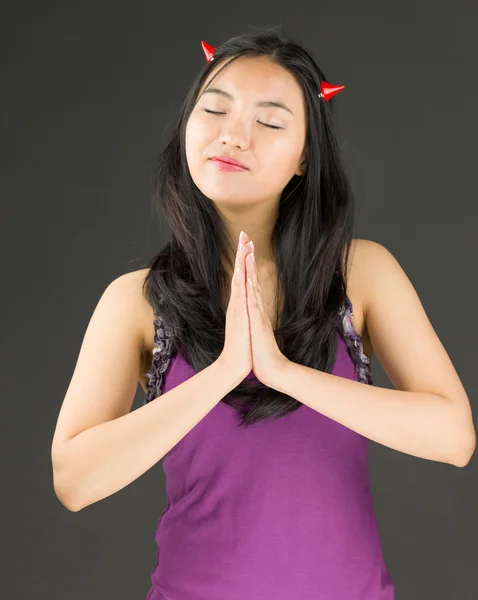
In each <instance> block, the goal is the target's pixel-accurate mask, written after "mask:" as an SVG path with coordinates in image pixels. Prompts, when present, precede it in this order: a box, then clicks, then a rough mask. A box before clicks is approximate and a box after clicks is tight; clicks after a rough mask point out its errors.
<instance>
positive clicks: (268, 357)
mask: <svg viewBox="0 0 478 600" xmlns="http://www.w3.org/2000/svg"><path fill="white" fill-rule="evenodd" d="M246 246H250V247H251V251H250V252H249V254H248V255H247V256H246V260H245V262H246V288H247V310H248V313H249V325H250V332H251V350H252V370H253V371H254V375H255V376H256V377H257V379H258V380H259V381H261V382H262V383H263V384H264V385H270V384H271V383H272V382H273V381H275V378H276V377H277V373H278V372H280V371H281V370H283V369H284V367H285V366H286V365H287V363H289V362H290V361H289V359H288V358H287V357H286V356H284V354H282V352H281V351H280V349H279V347H278V345H277V342H276V339H275V336H274V330H273V328H272V324H271V322H270V319H269V316H268V314H267V312H266V311H265V309H264V305H263V301H262V290H261V286H260V283H259V279H258V277H257V270H256V264H255V262H254V244H253V243H252V241H250V242H248V244H246Z"/></svg>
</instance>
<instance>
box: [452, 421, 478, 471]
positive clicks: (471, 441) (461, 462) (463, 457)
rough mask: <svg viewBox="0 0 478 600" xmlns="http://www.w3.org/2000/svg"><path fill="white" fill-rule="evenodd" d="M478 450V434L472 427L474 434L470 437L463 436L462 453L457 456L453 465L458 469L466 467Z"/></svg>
mask: <svg viewBox="0 0 478 600" xmlns="http://www.w3.org/2000/svg"><path fill="white" fill-rule="evenodd" d="M475 450H476V433H475V430H474V428H473V427H472V433H471V434H469V435H466V436H465V435H462V444H461V445H460V451H459V452H457V453H456V454H455V457H454V460H453V464H454V465H455V466H456V467H466V466H467V465H468V463H469V462H470V460H471V457H472V456H473V454H474V453H475Z"/></svg>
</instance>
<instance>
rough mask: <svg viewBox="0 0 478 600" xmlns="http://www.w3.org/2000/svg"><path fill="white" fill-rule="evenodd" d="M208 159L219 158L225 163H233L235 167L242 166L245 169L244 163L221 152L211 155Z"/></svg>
mask: <svg viewBox="0 0 478 600" xmlns="http://www.w3.org/2000/svg"><path fill="white" fill-rule="evenodd" d="M209 160H219V161H221V162H224V163H227V164H229V165H235V166H236V167H242V168H243V169H247V168H248V167H246V165H244V164H242V163H241V162H239V161H238V160H235V159H234V158H231V157H230V156H226V155H225V154H221V155H218V156H211V158H210V159H209Z"/></svg>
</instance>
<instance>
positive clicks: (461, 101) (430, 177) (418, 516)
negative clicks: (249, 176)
mask: <svg viewBox="0 0 478 600" xmlns="http://www.w3.org/2000/svg"><path fill="white" fill-rule="evenodd" d="M2 13H3V14H2V24H1V33H2V35H1V41H0V43H1V44H2V63H3V64H2V75H3V77H2V79H3V86H2V87H3V90H2V93H1V96H0V98H1V103H2V110H1V116H2V135H1V153H2V161H1V166H2V172H1V186H2V194H1V201H2V218H1V221H0V227H1V240H2V243H3V244H2V245H3V248H2V256H3V269H2V270H3V276H2V284H3V285H2V288H3V293H2V336H1V339H2V356H1V368H2V377H1V382H2V412H3V415H2V419H1V429H2V436H1V441H2V457H3V465H2V466H3V482H2V483H3V484H4V485H2V488H3V494H2V504H3V515H4V524H3V535H2V545H3V548H2V550H3V552H2V554H3V556H4V559H3V560H2V572H3V573H2V590H3V593H2V596H3V597H5V598H7V597H8V598H38V599H41V600H43V599H45V600H46V599H48V600H57V599H63V598H68V599H69V600H77V599H82V600H85V599H87V598H88V600H92V599H95V598H98V599H100V598H117V599H128V600H131V599H138V600H140V599H144V598H145V597H146V593H147V590H148V589H149V585H150V580H149V577H150V574H151V571H152V570H153V569H154V567H155V564H156V544H155V540H154V531H155V527H156V524H157V520H158V518H159V515H160V513H161V511H162V509H163V508H164V506H165V488H164V476H163V472H162V469H161V462H160V463H157V464H156V465H155V466H154V467H153V468H152V469H150V470H149V471H148V472H146V473H145V474H144V475H143V476H142V477H140V478H139V479H137V480H136V481H134V482H133V484H131V485H129V486H127V487H126V488H124V489H123V490H121V491H120V492H118V493H116V494H114V495H112V496H110V497H108V498H106V499H104V500H103V501H100V502H98V503H96V504H94V505H91V506H89V507H87V508H86V509H84V510H82V511H80V512H78V513H72V512H69V511H68V510H67V509H66V508H64V507H63V505H62V504H61V503H60V502H59V501H58V499H57V498H56V496H55V493H54V490H53V483H52V472H51V461H50V451H51V441H52V437H53V432H54V428H55V424H56V419H57V416H58V412H59V410H60V407H61V403H62V401H63V398H64V395H65V393H66V390H67V387H68V384H69V381H70V378H71V376H72V374H73V370H74V366H75V363H76V360H77V357H78V352H79V349H80V345H81V342H82V339H83V335H84V332H85V330H86V326H87V324H88V321H89V319H90V317H91V314H92V311H93V310H94V307H95V306H96V303H97V302H98V300H99V298H100V296H101V294H102V292H103V291H104V289H105V288H106V287H107V285H108V284H109V283H110V282H111V281H112V280H113V279H114V278H116V277H117V276H119V275H120V274H122V273H124V272H128V271H132V270H136V269H138V268H140V267H141V266H143V262H144V261H145V260H146V259H147V258H148V257H149V255H150V253H152V252H155V251H157V250H159V248H160V246H162V244H163V242H164V241H165V240H166V236H167V235H168V231H167V230H166V229H165V226H164V224H162V225H158V223H157V221H156V219H155V217H154V215H153V213H152V210H151V190H152V177H153V171H154V161H155V157H156V155H157V153H158V151H159V149H160V147H161V145H162V143H163V140H164V137H163V132H164V127H165V125H166V121H167V119H168V118H169V117H170V116H171V115H172V114H173V112H174V111H175V110H176V108H177V107H178V105H179V103H180V102H181V100H182V98H183V96H184V94H185V93H186V90H187V89H188V87H189V85H190V84H191V82H192V79H193V78H194V77H195V75H196V74H197V73H198V71H199V70H200V69H201V68H202V66H203V64H204V61H205V57H204V54H203V51H202V48H201V46H200V40H201V39H204V40H205V41H206V42H207V43H209V44H211V45H213V46H215V45H219V44H220V43H221V42H222V41H224V40H225V39H227V38H228V37H230V36H231V35H236V34H238V33H240V32H241V31H243V30H244V29H245V28H246V27H247V25H249V24H251V25H275V24H280V23H282V24H283V25H284V26H285V28H286V33H288V34H289V35H291V36H292V37H295V38H296V39H297V40H298V41H302V42H304V43H305V44H306V45H307V46H308V47H309V48H310V49H311V50H312V52H313V53H314V56H315V58H316V60H317V62H318V64H319V66H320V67H321V68H323V69H324V71H325V73H326V75H327V78H328V80H329V81H330V82H332V83H337V84H342V83H343V84H345V85H346V86H347V87H346V89H345V91H343V92H342V93H341V94H340V95H339V96H337V103H338V109H339V130H340V131H339V133H340V137H341V140H342V145H343V147H344V151H345V159H346V165H347V168H348V170H349V173H350V176H351V179H352V183H353V186H354V190H355V192H356V194H357V198H358V202H359V223H358V235H357V237H362V238H367V239H372V240H376V241H378V242H379V243H381V244H383V245H384V246H386V247H387V248H388V249H389V250H390V251H391V252H392V253H393V254H394V256H395V257H396V258H397V259H398V261H399V262H400V264H401V265H402V267H403V268H404V270H405V272H406V273H407V274H408V276H409V278H410V280H411V281H412V283H413V285H414V286H415V289H416V290H417V292H418V294H419V296H420V298H421V301H422V303H423V305H424V307H425V310H426V312H427V314H428V316H429V318H430V320H431V322H432V324H433V327H434V328H435V331H436V332H437V334H438V335H439V337H440V339H441V341H442V342H443V344H444V346H445V348H446V349H447V351H448V353H449V356H450V358H451V359H452V361H453V363H454V365H455V368H456V369H457V372H458V374H459V376H460V378H461V380H462V382H463V385H464V386H465V389H466V390H467V393H468V396H469V398H470V401H471V403H472V407H476V400H475V395H476V388H477V384H476V379H475V378H476V363H477V352H476V339H477V328H476V325H477V323H476V321H477V319H476V285H477V269H476V256H477V253H476V241H477V239H478V238H477V229H478V227H477V216H478V215H477V198H476V190H477V177H476V174H477V168H476V163H477V161H476V159H477V153H476V141H475V140H476V125H477V118H476V93H477V91H478V89H477V82H476V73H477V71H476V62H475V61H476V56H477V47H476V29H477V24H478V19H477V17H478V11H477V6H476V3H472V2H468V3H466V2H463V1H459V2H453V3H446V4H445V3H443V2H431V1H430V2H424V1H422V2H411V1H407V2H400V3H398V2H397V3H390V2H386V3H382V2H360V3H358V2H354V1H348V2H333V3H332V2H327V3H321V2H316V1H314V2H294V3H290V2H278V1H277V0H276V1H274V2H262V3H260V4H257V3H256V2H254V3H252V2H244V1H241V2H240V3H236V4H233V5H227V4H225V3H223V2H208V3H203V2H189V3H186V4H184V3H181V4H179V3H172V4H169V3H166V2H135V3H133V2H128V3H126V2H124V3H115V2H101V1H99V0H97V1H95V2H82V3H60V2H51V1H50V2H36V3H33V2H22V3H13V2H7V3H5V4H4V5H3V10H2ZM393 318H394V315H393V314H390V319H393ZM372 369H373V372H374V379H375V385H377V386H380V387H392V386H391V383H390V381H389V380H388V379H387V377H386V376H385V375H384V373H383V371H382V369H381V367H380V364H379V363H378V361H377V360H376V358H375V357H374V358H373V360H372ZM142 395H143V394H142V390H141V388H140V387H138V393H137V396H136V398H135V404H134V408H138V407H139V406H140V403H141V399H142ZM369 443H370V476H371V484H372V492H373V498H374V504H375V508H376V513H377V519H378V521H379V526H380V531H381V537H382V545H383V551H384V556H385V559H386V563H387V566H388V569H389V571H390V573H391V575H392V577H393V578H394V580H395V585H396V599H397V600H418V599H420V600H427V599H433V600H442V599H443V600H444V599H447V600H455V599H460V600H471V599H472V598H476V597H477V596H478V591H477V590H478V585H477V583H476V567H477V564H478V551H477V542H476V540H477V539H478V517H477V506H478V502H477V500H478V494H477V458H476V455H474V457H473V458H472V460H471V462H470V463H469V465H468V466H467V467H466V468H464V469H460V468H457V467H453V466H451V465H448V464H444V463H438V462H434V461H428V460H423V459H420V458H416V457H413V456H410V455H407V454H404V453H400V452H397V451H394V450H391V449H389V448H387V447H385V446H382V445H379V444H376V443H374V442H372V441H370V442H369ZM297 600H300V599H297ZM331 600H332V599H331ZM334 600H335V599H334ZM344 600H345V599H344Z"/></svg>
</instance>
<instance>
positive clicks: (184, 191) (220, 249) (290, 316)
mask: <svg viewBox="0 0 478 600" xmlns="http://www.w3.org/2000/svg"><path fill="white" fill-rule="evenodd" d="M200 54H201V55H202V51H201V52H200ZM244 56H251V57H256V56H258V57H263V56H265V57H268V58H269V59H270V60H271V61H274V63H276V64H278V65H280V66H281V67H283V68H284V69H287V71H288V72H290V73H291V74H292V75H293V76H294V77H295V79H296V81H297V82H298V84H299V85H300V86H301V88H302V91H303V96H304V99H305V105H306V118H307V124H306V127H307V129H306V131H307V133H306V146H305V161H306V163H305V164H306V168H305V173H304V174H303V175H301V176H298V175H294V176H293V177H292V178H291V180H290V181H289V182H288V184H287V185H286V187H285V188H284V190H283V192H282V195H281V198H280V204H279V211H278V218H277V221H276V223H275V227H274V230H273V233H272V239H271V250H272V255H273V257H274V260H275V264H276V271H277V282H276V283H277V290H283V295H284V296H283V297H284V306H283V310H282V311H281V312H280V314H276V317H275V321H274V323H273V328H274V333H275V336H276V340H277V343H278V346H279V348H280V350H281V352H282V353H283V354H284V355H285V356H286V357H287V358H288V359H289V360H291V361H293V362H295V363H299V364H301V365H305V366H307V367H310V368H313V369H317V370H320V371H324V372H326V373H330V372H331V371H332V368H333V365H334V362H335V359H336V353H337V347H338V345H337V327H338V324H339V320H340V319H339V311H340V309H341V307H342V306H343V305H344V302H345V301H346V291H347V268H346V265H348V264H349V253H350V249H351V245H352V239H353V237H352V236H353V228H354V225H355V202H354V197H353V193H352V191H351V188H350V184H349V180H348V177H347V174H346V172H345V169H344V166H343V163H342V157H341V154H340V150H339V144H338V141H337V136H336V132H335V126H334V122H335V116H336V109H335V102H334V98H331V99H329V100H328V101H327V102H326V101H325V100H324V99H323V98H322V97H319V94H320V91H321V90H320V82H321V81H326V78H325V75H324V73H323V72H322V70H321V69H320V68H319V67H318V66H317V64H316V63H315V61H314V59H313V58H312V56H311V54H310V53H309V52H308V51H307V50H306V49H305V48H304V47H303V46H302V45H300V44H299V43H297V42H295V41H292V40H290V39H288V38H287V37H286V36H285V34H284V33H283V30H282V26H277V27H272V28H250V29H249V30H248V31H247V32H246V33H244V34H242V35H238V36H236V37H233V38H231V39H229V40H228V41H226V42H224V43H222V44H221V45H219V46H217V47H216V50H215V52H214V60H213V61H211V62H209V63H208V62H206V63H205V66H204V69H203V70H202V72H201V73H200V74H199V76H198V77H197V79H196V81H195V82H194V84H193V85H192V87H191V89H190V91H189V92H188V94H187V96H186V98H185V100H184V102H183V105H182V107H181V108H180V110H179V113H178V115H177V119H176V120H175V122H174V123H172V125H171V128H170V129H171V132H170V138H169V141H168V142H167V143H166V145H165V147H164V149H163V150H162V151H161V154H160V158H159V164H158V167H157V172H156V176H155V182H154V201H155V203H156V208H157V209H158V213H160V212H161V210H160V209H162V212H163V214H164V215H165V218H166V221H167V223H168V225H169V227H170V229H171V232H172V236H171V241H170V242H168V243H167V244H166V245H165V246H164V247H163V249H162V250H161V251H160V252H159V253H158V254H157V255H155V256H154V257H153V258H152V259H151V260H150V262H149V264H148V265H147V266H148V267H149V269H150V270H149V272H148V274H147V276H146V278H145V281H144V286H143V293H144V295H145V297H146V298H147V299H148V301H149V303H150V304H151V306H152V307H153V308H154V313H155V315H160V317H161V319H162V321H163V322H164V324H165V326H167V328H168V329H169V332H170V335H171V343H172V346H171V347H172V348H173V353H174V352H179V353H180V354H181V356H182V357H183V358H184V359H185V360H186V361H188V362H189V364H190V365H191V366H192V368H193V369H194V371H195V372H199V371H201V370H202V369H204V368H206V367H207V366H209V365H210V364H211V363H212V362H214V361H215V360H216V359H217V358H218V356H219V354H220V353H221V351H222V349H223V347H224V340H225V322H226V321H225V319H226V315H225V309H224V306H223V300H224V298H225V295H224V294H225V290H228V293H230V281H229V277H228V275H227V273H226V270H225V268H224V266H223V264H222V262H221V257H222V256H226V257H228V258H227V260H228V261H229V264H230V266H231V269H232V267H233V262H234V258H235V254H236V249H237V246H236V244H237V241H236V240H231V239H230V237H229V234H228V233H227V231H226V230H225V227H224V224H223V221H222V220H221V218H220V216H219V213H218V211H217V209H216V206H215V204H214V202H212V201H211V200H210V199H209V198H207V197H206V196H205V195H204V194H203V193H202V192H201V191H200V190H199V189H198V188H197V186H196V185H195V183H194V182H193V180H192V178H191V175H190V172H189V169H188V165H187V160H186V152H185V129H186V125H187V121H188V118H189V116H190V114H191V112H192V110H193V108H194V106H195V104H196V102H197V100H198V94H199V91H200V89H201V86H202V85H203V83H204V82H205V81H206V79H207V77H208V75H209V74H210V72H211V70H212V69H213V68H215V66H216V65H217V64H218V63H222V61H224V65H222V66H221V68H220V69H219V70H218V71H217V74H219V72H221V71H222V69H224V68H226V67H227V66H228V65H229V64H231V62H233V61H234V60H236V59H237V58H240V57H244ZM215 76H217V75H215ZM212 79H214V77H213V78H212ZM211 81H212V80H211ZM210 83H211V82H210ZM226 306H227V305H226ZM221 401H222V402H225V403H226V404H229V405H230V406H232V407H234V408H236V410H237V411H238V413H239V415H240V417H241V422H240V425H241V426H245V427H247V426H249V425H252V424H253V423H255V422H259V421H263V420H265V419H268V418H271V417H274V418H279V417H281V416H284V415H286V414H288V413H290V412H292V411H294V410H297V409H298V408H299V407H300V406H302V404H301V403H300V402H298V401H297V400H295V399H294V398H292V397H291V396H288V395H287V394H284V393H282V392H279V391H277V390H274V389H272V388H269V387H267V386H265V385H263V384H262V383H261V382H259V381H258V380H257V379H254V380H252V381H251V380H250V379H247V380H246V379H245V380H244V381H242V382H241V383H240V384H239V385H238V386H237V387H236V388H235V389H234V390H232V391H231V392H230V393H229V394H227V395H226V396H225V397H224V398H223V399H222V400H221Z"/></svg>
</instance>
